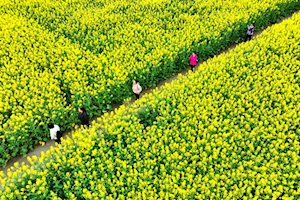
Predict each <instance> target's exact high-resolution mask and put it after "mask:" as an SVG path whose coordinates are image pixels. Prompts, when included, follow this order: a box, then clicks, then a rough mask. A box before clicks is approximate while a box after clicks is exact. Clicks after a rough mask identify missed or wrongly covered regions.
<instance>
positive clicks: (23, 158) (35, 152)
mask: <svg viewBox="0 0 300 200" xmlns="http://www.w3.org/2000/svg"><path fill="white" fill-rule="evenodd" d="M295 13H299V11H297V12H295ZM295 13H293V14H295ZM293 14H291V15H289V16H287V17H284V18H282V19H281V20H280V21H278V22H277V23H275V24H278V23H280V22H282V21H283V20H285V19H288V18H290V17H291V16H292V15H293ZM272 25H274V24H271V25H269V26H272ZM267 27H268V26H267ZM267 27H263V28H261V29H260V30H256V31H255V33H254V38H255V36H257V35H259V34H260V33H261V32H262V31H263V30H265V29H266V28H267ZM241 43H243V42H240V43H237V44H232V45H230V46H229V48H227V49H226V50H223V51H221V52H219V53H218V54H217V56H218V55H220V54H221V53H224V52H228V51H229V50H231V49H233V48H235V47H236V46H237V45H239V44H241ZM203 62H206V61H202V62H200V63H198V65H197V67H196V70H197V69H198V66H199V65H200V64H201V63H203ZM189 70H190V67H188V68H186V69H184V70H182V71H179V72H177V73H175V76H174V77H171V78H168V79H165V80H161V81H159V82H158V83H157V85H156V86H155V87H149V88H147V89H145V90H144V91H143V92H142V95H141V96H143V95H144V94H147V93H151V92H152V90H153V89H155V88H158V89H159V88H160V87H161V86H163V85H165V84H166V83H171V82H172V81H173V80H175V79H177V78H178V74H182V75H184V76H185V75H186V74H187V72H188V71H189ZM133 101H134V99H133V98H132V99H131V101H130V103H132V102H133ZM121 105H122V103H119V104H114V105H112V111H113V110H114V109H117V108H119V107H120V106H121ZM112 111H109V112H112ZM99 117H100V116H98V117H94V118H93V120H92V121H94V120H97V118H99ZM63 135H64V136H63V138H66V137H71V136H72V131H70V130H69V131H66V132H65V133H63ZM51 146H55V142H54V141H53V140H49V141H48V142H46V143H45V145H44V146H41V145H37V146H36V147H35V148H34V150H33V151H31V152H28V153H27V154H26V155H25V156H16V157H14V158H12V159H11V160H10V161H9V162H8V163H7V165H6V167H4V168H0V170H1V171H3V172H4V174H7V170H8V169H9V168H10V167H11V166H13V165H14V163H15V162H18V163H19V164H21V163H23V162H24V163H25V164H29V162H28V161H27V157H30V156H34V155H35V156H40V155H41V152H45V151H47V150H48V149H50V147H51Z"/></svg>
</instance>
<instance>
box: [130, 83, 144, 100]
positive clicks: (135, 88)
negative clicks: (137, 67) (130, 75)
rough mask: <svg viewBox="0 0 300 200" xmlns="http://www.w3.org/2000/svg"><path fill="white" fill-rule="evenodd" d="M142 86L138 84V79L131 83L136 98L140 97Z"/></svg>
mask: <svg viewBox="0 0 300 200" xmlns="http://www.w3.org/2000/svg"><path fill="white" fill-rule="evenodd" d="M142 90H143V89H142V87H141V86H140V83H139V81H138V80H133V85H132V91H133V93H134V94H135V96H136V99H139V98H140V94H141V92H142Z"/></svg>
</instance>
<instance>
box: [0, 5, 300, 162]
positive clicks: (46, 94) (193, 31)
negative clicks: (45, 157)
mask: <svg viewBox="0 0 300 200" xmlns="http://www.w3.org/2000/svg"><path fill="white" fill-rule="evenodd" d="M299 7H300V5H299V2H298V1H297V0H294V1H293V0H276V1H274V0H272V1H271V0H264V1H258V0H257V1H248V0H242V1H233V0H231V1H226V2H223V1H209V2H207V1H202V0H201V1H196V3H195V2H194V1H186V2H184V3H183V2H182V1H115V2H113V3H111V2H110V1H87V0H85V1H62V0H58V1H46V0H14V1H8V0H3V1H1V2H0V13H1V16H3V17H2V19H1V36H0V37H1V41H0V44H1V51H0V66H1V69H0V70H1V71H0V72H1V77H0V79H1V81H0V84H1V85H0V86H1V88H2V90H1V92H0V123H1V126H0V134H1V135H0V137H1V144H0V155H1V157H0V164H1V165H5V163H6V162H7V161H8V160H9V159H10V158H11V157H12V156H15V155H18V154H21V155H24V154H25V153H26V152H27V151H28V150H29V149H32V148H33V147H34V145H35V144H37V143H38V142H40V141H46V140H47V139H48V137H49V136H48V129H47V128H46V124H47V123H49V122H54V123H58V124H59V125H60V126H61V127H62V130H65V129H67V128H71V127H72V124H73V123H74V122H76V120H77V118H76V109H77V107H78V106H85V107H86V108H87V110H88V111H89V114H90V115H91V117H92V116H93V115H98V114H101V113H103V112H105V111H106V110H108V109H110V106H111V104H112V103H113V102H120V101H122V100H123V99H125V98H127V97H129V96H130V95H131V84H130V83H131V80H132V79H134V78H137V79H139V80H140V82H141V83H142V86H143V87H144V88H145V87H148V86H150V85H155V84H156V83H157V81H158V80H160V79H163V78H166V77H169V76H172V73H174V72H175V71H178V70H180V69H182V68H184V67H186V65H187V58H188V55H190V53H191V52H193V51H194V52H196V53H197V54H198V55H199V58H200V59H201V60H204V59H207V58H208V57H212V56H213V55H214V54H215V53H216V52H218V51H219V50H221V49H224V48H226V47H227V46H228V45H229V44H231V43H233V42H235V41H237V40H239V39H241V37H242V36H243V35H244V32H245V29H246V27H247V24H249V23H250V22H251V21H255V22H256V26H257V28H260V27H262V26H265V25H267V24H269V23H271V22H275V21H276V20H277V19H279V17H281V16H285V15H288V14H290V13H291V12H293V11H295V10H297V9H299Z"/></svg>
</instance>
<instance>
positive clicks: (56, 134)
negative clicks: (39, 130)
mask: <svg viewBox="0 0 300 200" xmlns="http://www.w3.org/2000/svg"><path fill="white" fill-rule="evenodd" d="M48 128H49V129H50V138H51V140H54V141H55V142H57V143H58V144H60V142H61V141H60V138H61V137H62V135H61V132H60V128H59V126H58V125H56V124H52V123H50V124H48Z"/></svg>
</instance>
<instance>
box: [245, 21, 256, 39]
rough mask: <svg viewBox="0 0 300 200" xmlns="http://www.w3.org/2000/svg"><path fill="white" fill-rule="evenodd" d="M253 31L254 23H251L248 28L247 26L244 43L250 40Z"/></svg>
mask: <svg viewBox="0 0 300 200" xmlns="http://www.w3.org/2000/svg"><path fill="white" fill-rule="evenodd" d="M254 29H255V27H254V23H252V24H251V25H250V26H248V29H247V38H246V41H250V40H251V39H252V36H253V33H254Z"/></svg>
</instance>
